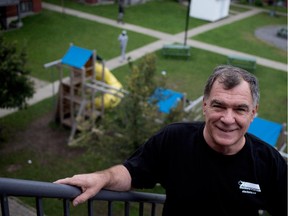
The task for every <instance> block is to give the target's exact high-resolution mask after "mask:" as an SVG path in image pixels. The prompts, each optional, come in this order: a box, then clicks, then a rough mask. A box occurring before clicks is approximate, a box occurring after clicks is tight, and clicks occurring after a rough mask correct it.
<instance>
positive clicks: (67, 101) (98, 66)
mask: <svg viewBox="0 0 288 216" xmlns="http://www.w3.org/2000/svg"><path fill="white" fill-rule="evenodd" d="M52 66H56V67H57V68H58V70H59V90H58V98H57V104H56V110H55V119H56V120H57V121H58V122H59V123H60V124H61V125H63V126H67V127H70V128H71V134H70V137H69V140H68V145H72V141H73V139H74V136H75V133H76V132H77V131H78V130H79V131H82V130H87V129H91V128H93V127H94V124H95V120H96V119H97V118H99V117H102V116H103V115H104V111H105V109H106V108H112V107H115V106H117V105H118V104H119V102H120V101H121V98H122V97H123V96H124V94H125V93H127V92H126V91H125V90H124V89H122V84H121V83H120V82H119V81H118V80H117V79H116V78H115V76H114V75H113V74H112V73H111V72H110V71H109V69H108V68H106V67H105V64H104V62H103V61H102V60H101V58H99V57H98V58H97V56H96V51H95V50H88V49H84V48H81V47H78V46H74V45H73V44H71V45H70V48H69V50H68V51H67V52H66V54H65V55H64V56H63V58H62V59H60V60H57V61H53V62H50V63H47V64H45V65H44V67H45V68H49V67H52ZM64 67H67V68H68V70H69V77H67V78H64V77H63V69H64Z"/></svg>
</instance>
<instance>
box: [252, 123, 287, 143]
mask: <svg viewBox="0 0 288 216" xmlns="http://www.w3.org/2000/svg"><path fill="white" fill-rule="evenodd" d="M282 128H283V126H282V124H279V123H276V122H272V121H268V120H265V119H262V118H259V117H256V118H254V120H253V122H252V123H251V124H250V127H249V128H248V132H249V133H251V134H253V135H255V136H257V137H258V138H260V139H262V140H264V141H265V142H267V143H268V144H270V145H272V146H276V144H277V141H278V138H279V136H280V133H281V130H282Z"/></svg>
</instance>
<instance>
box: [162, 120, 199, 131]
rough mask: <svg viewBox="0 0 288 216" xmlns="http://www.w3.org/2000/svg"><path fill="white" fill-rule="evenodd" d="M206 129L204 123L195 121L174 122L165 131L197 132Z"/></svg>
mask: <svg viewBox="0 0 288 216" xmlns="http://www.w3.org/2000/svg"><path fill="white" fill-rule="evenodd" d="M202 128H204V122H202V121H193V122H173V123H170V124H168V125H167V126H166V127H165V129H167V130H185V129H187V130H189V131H195V130H199V129H202Z"/></svg>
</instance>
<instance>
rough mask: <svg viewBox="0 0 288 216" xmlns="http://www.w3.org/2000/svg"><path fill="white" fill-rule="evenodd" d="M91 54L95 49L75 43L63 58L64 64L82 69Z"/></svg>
mask: <svg viewBox="0 0 288 216" xmlns="http://www.w3.org/2000/svg"><path fill="white" fill-rule="evenodd" d="M91 56H93V51H91V50H88V49H84V48H81V47H77V46H74V45H73V46H70V48H69V50H68V51H67V52H66V54H65V55H64V57H63V58H62V64H66V65H69V66H72V67H76V68H79V69H82V68H83V67H84V66H85V64H86V62H87V61H88V60H89V59H90V58H91Z"/></svg>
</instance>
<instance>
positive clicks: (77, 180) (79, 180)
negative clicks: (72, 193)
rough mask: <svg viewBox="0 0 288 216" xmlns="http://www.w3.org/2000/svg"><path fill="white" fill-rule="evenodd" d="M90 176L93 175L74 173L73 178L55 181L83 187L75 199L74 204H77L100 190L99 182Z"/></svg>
mask: <svg viewBox="0 0 288 216" xmlns="http://www.w3.org/2000/svg"><path fill="white" fill-rule="evenodd" d="M89 177H90V178H91V175H89V176H88V175H74V176H73V177H71V178H64V179H59V180H57V181H54V182H53V183H56V184H67V185H73V186H77V187H79V188H81V190H82V193H81V194H80V195H79V196H77V197H76V198H75V199H74V200H73V206H77V205H79V204H81V203H84V202H85V201H87V200H88V199H89V198H91V197H92V196H94V195H95V194H96V193H97V192H99V190H100V188H99V189H98V187H97V184H96V183H95V182H94V181H92V179H90V178H89Z"/></svg>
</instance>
